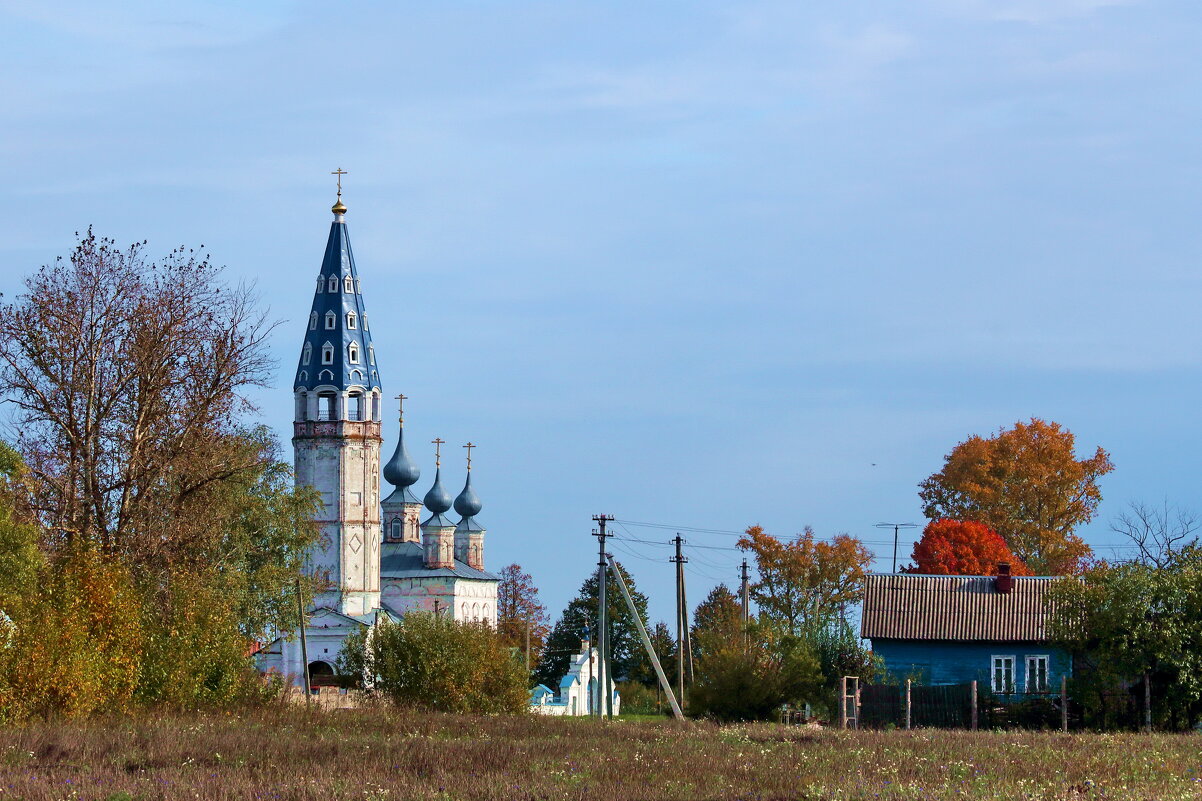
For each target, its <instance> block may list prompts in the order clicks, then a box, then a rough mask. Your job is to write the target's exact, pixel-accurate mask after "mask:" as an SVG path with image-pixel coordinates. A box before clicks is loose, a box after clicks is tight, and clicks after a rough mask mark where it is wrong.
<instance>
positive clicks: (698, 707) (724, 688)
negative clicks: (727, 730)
mask: <svg viewBox="0 0 1202 801" xmlns="http://www.w3.org/2000/svg"><path fill="white" fill-rule="evenodd" d="M699 645H700V646H701V654H702V656H701V658H700V659H699V660H698V663H697V677H696V682H695V683H694V685H693V689H692V692H691V693H690V695H689V697H688V713H689V714H690V715H692V716H695V717H711V718H715V719H717V720H723V721H736V720H766V719H768V718H770V717H771V716H772V713H773V712H774V711H775V710H777V709H778V708H780V706H781V705H782V704H795V705H800V704H802V703H804V702H806V701H808V700H811V699H812V698H814V697H816V696H817V695H818V694H819V693H820V692H821V687H822V671H821V668H820V666H819V664H818V659H817V657H816V656H815V655H814V652H813V650H812V648H811V647H810V646H809V645H808V644H807V643H806V642H805V641H804V640H802V639H800V638H797V637H793V636H788V635H785V636H780V635H778V634H776V633H775V632H773V631H772V630H771V629H769V628H767V627H762V626H752V627H751V629H750V631H749V633H748V637H747V643H746V644H744V642H743V640H742V638H741V637H723V638H714V640H711V641H708V642H702V643H699Z"/></svg>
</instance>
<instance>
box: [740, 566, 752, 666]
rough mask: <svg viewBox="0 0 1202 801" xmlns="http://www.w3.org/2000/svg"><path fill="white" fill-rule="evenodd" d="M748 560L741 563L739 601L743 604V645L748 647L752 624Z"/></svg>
mask: <svg viewBox="0 0 1202 801" xmlns="http://www.w3.org/2000/svg"><path fill="white" fill-rule="evenodd" d="M747 570H748V565H747V560H746V559H744V560H743V564H741V565H739V602H740V603H741V604H742V605H743V647H744V648H746V647H747V640H748V632H747V627H748V626H749V625H750V624H751V598H750V594H749V592H748V588H747Z"/></svg>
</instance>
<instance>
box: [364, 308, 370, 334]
mask: <svg viewBox="0 0 1202 801" xmlns="http://www.w3.org/2000/svg"><path fill="white" fill-rule="evenodd" d="M363 330H364V331H367V330H369V329H368V327H367V312H363Z"/></svg>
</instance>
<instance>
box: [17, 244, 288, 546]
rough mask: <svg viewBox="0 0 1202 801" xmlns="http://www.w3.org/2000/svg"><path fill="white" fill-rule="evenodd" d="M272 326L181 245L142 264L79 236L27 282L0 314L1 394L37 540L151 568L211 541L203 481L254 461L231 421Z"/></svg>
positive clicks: (237, 417)
mask: <svg viewBox="0 0 1202 801" xmlns="http://www.w3.org/2000/svg"><path fill="white" fill-rule="evenodd" d="M271 328H272V326H271V325H270V324H268V323H267V321H266V318H265V316H264V314H263V313H262V312H261V311H260V310H259V309H258V308H257V306H256V302H255V297H254V295H253V293H252V292H251V291H250V290H249V289H248V288H247V287H243V286H238V287H232V286H230V285H228V284H227V283H225V282H224V281H222V280H221V269H220V268H219V267H217V266H215V265H214V264H212V263H211V262H210V261H209V260H208V259H207V258H206V257H204V256H203V255H201V254H197V253H194V252H193V251H191V250H186V249H183V248H181V249H178V250H175V251H172V252H171V253H170V254H168V255H167V256H166V257H164V258H161V259H159V260H157V261H152V260H150V259H148V258H147V257H146V255H145V254H144V251H143V245H142V244H135V245H132V246H130V247H129V248H126V249H124V250H122V249H119V248H118V247H116V245H115V244H114V243H113V242H112V241H111V240H107V239H102V238H98V237H96V236H95V235H94V234H93V233H92V232H91V231H90V230H89V231H88V233H87V234H86V235H85V236H83V237H82V238H81V239H80V240H79V243H78V245H77V247H76V248H75V251H74V252H73V253H72V254H71V256H70V258H68V259H59V260H58V261H56V262H55V263H53V264H51V265H48V266H45V267H42V268H41V269H40V270H38V271H37V272H35V273H34V274H33V275H31V276H30V277H29V278H27V279H26V281H25V292H23V293H22V294H21V295H19V296H18V297H17V298H16V300H15V301H13V302H11V303H7V304H4V306H3V307H2V308H0V394H2V395H3V397H4V399H5V400H6V401H8V402H9V403H10V404H11V408H12V409H13V410H14V416H15V420H14V423H15V426H14V431H15V432H16V434H17V440H16V443H15V444H16V447H17V449H18V450H19V451H20V453H21V454H22V456H23V457H24V460H25V463H26V465H27V468H28V473H29V481H28V489H29V491H30V494H31V500H32V505H33V508H34V509H35V510H36V512H37V513H38V516H39V520H40V522H41V525H42V531H43V540H44V542H43V544H44V545H45V546H46V547H48V548H50V549H52V550H54V549H60V548H63V547H66V546H70V545H72V544H84V545H87V546H91V547H96V548H98V549H100V550H101V551H102V552H103V553H105V554H112V555H119V556H121V557H122V558H123V559H124V560H125V561H127V562H131V563H132V562H140V563H143V564H145V565H148V566H153V568H154V569H162V568H165V567H167V566H170V565H172V564H173V563H174V562H175V561H177V560H185V561H187V560H192V559H195V558H196V556H197V553H198V552H204V551H208V550H210V549H211V548H212V546H213V545H214V540H213V538H214V537H215V536H216V532H215V531H214V528H213V527H212V526H210V525H209V524H208V518H209V511H210V509H209V507H208V505H207V503H206V501H207V497H206V494H207V490H208V489H209V488H211V487H212V486H213V485H214V484H216V483H220V482H223V481H226V480H228V479H230V478H232V477H235V476H237V475H238V474H239V473H247V472H253V471H255V470H256V469H258V468H259V466H260V463H261V454H260V453H259V452H257V451H256V450H255V449H254V448H247V447H245V445H244V442H243V438H242V436H241V435H242V432H241V431H240V425H241V424H240V421H241V419H242V417H243V415H244V414H246V413H247V412H249V411H251V410H252V408H253V407H252V404H251V402H250V399H249V396H248V394H247V390H249V389H251V388H253V387H257V386H266V385H267V382H268V379H269V377H270V367H271V361H270V359H269V358H268V354H267V350H266V344H267V336H268V334H269V332H270V330H271ZM202 558H203V557H202Z"/></svg>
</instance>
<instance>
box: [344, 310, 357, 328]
mask: <svg viewBox="0 0 1202 801" xmlns="http://www.w3.org/2000/svg"><path fill="white" fill-rule="evenodd" d="M356 322H357V320H356V318H355V313H354V312H353V311H352V312H347V313H346V327H347V328H355V327H356V326H355V323H356Z"/></svg>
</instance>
